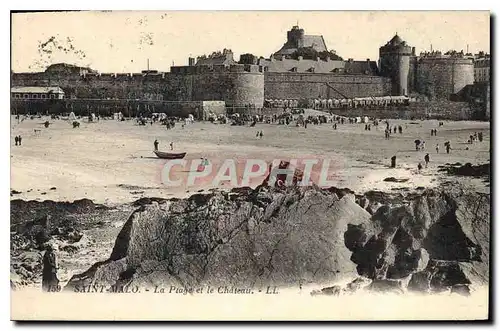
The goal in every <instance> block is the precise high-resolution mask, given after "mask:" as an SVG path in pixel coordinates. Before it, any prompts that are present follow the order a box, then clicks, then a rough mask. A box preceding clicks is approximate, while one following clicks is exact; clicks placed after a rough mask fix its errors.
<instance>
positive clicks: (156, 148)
mask: <svg viewBox="0 0 500 331" xmlns="http://www.w3.org/2000/svg"><path fill="white" fill-rule="evenodd" d="M153 145H154V146H155V151H157V150H158V145H159V143H158V140H156V139H155V141H154V143H153Z"/></svg>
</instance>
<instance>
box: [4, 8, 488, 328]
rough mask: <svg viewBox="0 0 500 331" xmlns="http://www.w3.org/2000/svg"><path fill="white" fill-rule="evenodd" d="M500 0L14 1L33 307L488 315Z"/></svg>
mask: <svg viewBox="0 0 500 331" xmlns="http://www.w3.org/2000/svg"><path fill="white" fill-rule="evenodd" d="M490 19H491V18H490V13H489V12H487V11H442V12H439V11H429V12H426V11H412V12H410V11H408V12H405V11H373V12H368V11H366V12H362V11H358V12H356V11H352V12H349V11H324V12H321V11H314V12H312V11H311V12H308V11H288V12H280V11H171V12H169V11H161V12H160V11H74V12H12V13H11V25H12V29H11V44H12V58H11V76H10V79H11V85H10V114H11V117H10V118H11V119H10V136H11V140H10V165H11V191H10V199H11V200H10V209H11V210H10V240H11V243H10V258H11V261H10V284H11V319H12V320H124V321H125V320H143V321H171V320H176V321H190V320H256V321H258V320H296V321H298V320H300V321H311V320H329V321H345V320H349V321H367V320H370V321H387V320H389V321H390V320H406V321H413V320H488V319H489V318H490V317H491V314H490V301H489V294H490V287H489V284H490V263H491V262H490V239H491V236H490V234H491V231H490V217H491V208H490V207H491V203H490V190H491V187H490V168H491V166H490V164H491V159H490V155H491V129H490V125H491V124H490V99H491V96H490V95H491V92H490V53H491V52H490Z"/></svg>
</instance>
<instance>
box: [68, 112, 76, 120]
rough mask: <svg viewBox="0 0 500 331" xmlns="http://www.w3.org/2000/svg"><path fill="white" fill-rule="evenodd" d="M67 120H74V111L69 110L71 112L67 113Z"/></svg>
mask: <svg viewBox="0 0 500 331" xmlns="http://www.w3.org/2000/svg"><path fill="white" fill-rule="evenodd" d="M68 120H69V121H75V120H76V116H75V113H74V112H71V113H70V114H69V117H68Z"/></svg>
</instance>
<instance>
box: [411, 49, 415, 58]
mask: <svg viewBox="0 0 500 331" xmlns="http://www.w3.org/2000/svg"><path fill="white" fill-rule="evenodd" d="M411 55H412V56H415V47H412V48H411Z"/></svg>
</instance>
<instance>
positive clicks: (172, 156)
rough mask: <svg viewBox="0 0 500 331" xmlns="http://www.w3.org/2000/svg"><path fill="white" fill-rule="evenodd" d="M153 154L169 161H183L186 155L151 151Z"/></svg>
mask: <svg viewBox="0 0 500 331" xmlns="http://www.w3.org/2000/svg"><path fill="white" fill-rule="evenodd" d="M153 152H154V153H155V154H156V156H158V157H159V158H160V159H169V160H174V159H183V158H184V156H186V153H165V152H160V151H153Z"/></svg>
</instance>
